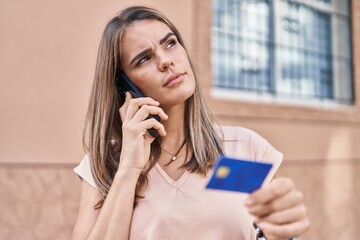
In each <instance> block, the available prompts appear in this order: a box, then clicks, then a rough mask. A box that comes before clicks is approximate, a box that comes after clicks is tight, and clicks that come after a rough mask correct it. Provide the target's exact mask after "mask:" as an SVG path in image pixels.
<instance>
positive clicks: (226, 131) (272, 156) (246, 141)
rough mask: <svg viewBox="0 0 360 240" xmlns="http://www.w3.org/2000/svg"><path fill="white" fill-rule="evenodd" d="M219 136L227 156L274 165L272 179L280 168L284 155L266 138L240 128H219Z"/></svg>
mask: <svg viewBox="0 0 360 240" xmlns="http://www.w3.org/2000/svg"><path fill="white" fill-rule="evenodd" d="M217 130H218V131H219V136H220V139H221V141H222V142H223V147H224V151H225V155H227V156H229V157H233V158H239V159H244V160H250V161H260V162H268V163H271V164H273V168H272V170H271V173H270V174H269V175H270V177H272V176H273V175H274V174H275V172H276V170H277V169H278V168H279V166H280V164H281V162H282V159H283V154H282V153H281V152H279V151H278V150H277V149H276V148H275V147H273V146H272V145H271V144H270V143H269V142H268V141H267V140H266V139H265V138H263V137H262V136H261V135H259V134H258V133H256V132H255V131H253V130H251V129H247V128H244V127H238V126H218V127H217Z"/></svg>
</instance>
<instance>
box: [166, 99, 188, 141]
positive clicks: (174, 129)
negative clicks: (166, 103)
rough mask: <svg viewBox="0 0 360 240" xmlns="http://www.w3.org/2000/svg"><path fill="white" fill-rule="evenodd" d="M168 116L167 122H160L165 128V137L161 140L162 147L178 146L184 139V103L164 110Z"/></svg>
mask: <svg viewBox="0 0 360 240" xmlns="http://www.w3.org/2000/svg"><path fill="white" fill-rule="evenodd" d="M164 111H165V113H166V114H167V115H168V116H169V118H168V120H166V121H164V122H162V123H163V124H164V127H165V131H166V136H165V137H163V138H162V144H161V145H162V146H169V147H171V146H175V147H176V146H179V145H181V144H182V143H183V141H184V139H185V121H184V114H185V103H183V104H181V105H176V106H174V107H172V108H170V109H164Z"/></svg>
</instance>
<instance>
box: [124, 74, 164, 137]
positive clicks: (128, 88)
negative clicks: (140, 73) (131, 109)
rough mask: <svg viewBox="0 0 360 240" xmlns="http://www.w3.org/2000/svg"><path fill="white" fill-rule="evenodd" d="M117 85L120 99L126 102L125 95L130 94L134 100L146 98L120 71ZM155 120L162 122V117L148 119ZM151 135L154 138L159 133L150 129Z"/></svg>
mask: <svg viewBox="0 0 360 240" xmlns="http://www.w3.org/2000/svg"><path fill="white" fill-rule="evenodd" d="M117 85H118V89H119V94H120V97H121V98H123V99H124V100H125V93H126V92H130V94H131V96H132V97H134V98H138V97H145V96H144V94H143V93H142V92H141V91H140V90H139V88H137V87H136V86H135V84H134V83H133V82H132V81H131V80H130V79H129V78H128V76H126V74H125V73H124V72H123V71H119V72H118V74H117ZM149 118H155V119H156V120H157V121H159V122H160V117H159V116H158V115H153V114H150V115H149V116H148V117H147V118H146V119H149ZM148 132H149V134H150V135H151V136H152V137H157V136H158V135H159V133H158V131H156V129H155V128H151V129H148Z"/></svg>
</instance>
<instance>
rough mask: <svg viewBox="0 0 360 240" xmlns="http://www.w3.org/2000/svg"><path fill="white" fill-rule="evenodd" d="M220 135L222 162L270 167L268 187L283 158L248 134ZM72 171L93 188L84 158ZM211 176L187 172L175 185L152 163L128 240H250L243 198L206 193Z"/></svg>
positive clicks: (231, 130) (230, 130)
mask: <svg viewBox="0 0 360 240" xmlns="http://www.w3.org/2000/svg"><path fill="white" fill-rule="evenodd" d="M222 131H223V134H224V150H225V154H226V156H227V157H232V158H239V159H245V160H252V161H262V162H270V163H272V164H273V167H272V169H271V172H270V174H269V177H268V179H267V182H268V181H269V180H270V179H271V178H272V177H273V175H274V174H275V172H276V170H277V169H278V167H279V165H280V163H281V161H282V154H281V153H280V152H278V151H277V150H276V149H275V148H273V147H272V146H271V145H270V144H269V143H268V142H267V141H266V140H265V139H263V138H262V137H260V136H259V135H258V134H256V133H255V132H253V131H251V130H249V129H245V128H241V127H222ZM74 170H75V172H76V173H77V174H78V175H79V176H80V177H81V178H83V179H84V180H85V181H87V182H88V183H89V184H90V185H92V186H94V187H95V188H96V185H95V182H94V179H93V177H92V175H91V170H90V160H89V158H88V157H87V156H85V158H84V159H83V160H82V161H81V163H80V164H79V166H77V167H76V168H75V169H74ZM210 175H211V174H208V175H207V176H206V177H204V176H202V175H198V174H194V173H190V172H187V171H186V172H185V173H184V174H183V175H182V176H181V177H180V179H179V180H177V181H174V180H172V179H171V178H170V177H169V176H168V175H167V174H166V172H165V171H164V170H163V169H162V168H161V166H160V165H158V164H156V165H155V167H154V168H153V169H151V170H150V172H149V184H148V186H147V188H146V189H145V191H144V196H145V198H144V199H142V200H140V201H139V203H138V205H137V206H136V208H135V209H134V213H133V218H132V223H131V230H130V238H129V239H135V240H137V239H141V240H162V239H172V240H177V239H197V240H202V239H204V240H205V239H206V240H220V239H224V240H255V239H256V235H255V231H254V228H253V226H252V217H251V216H250V215H249V214H248V212H247V210H246V208H245V207H244V200H245V198H246V196H247V194H242V193H236V192H229V191H221V190H210V189H206V188H205V186H206V184H207V181H208V179H209V177H210Z"/></svg>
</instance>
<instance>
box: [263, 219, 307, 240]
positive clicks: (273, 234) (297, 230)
mask: <svg viewBox="0 0 360 240" xmlns="http://www.w3.org/2000/svg"><path fill="white" fill-rule="evenodd" d="M258 226H259V228H260V229H261V230H262V231H263V233H264V234H265V236H266V237H268V238H270V239H272V238H275V239H288V238H291V237H299V236H300V235H302V234H303V233H304V232H306V231H307V230H308V228H309V226H310V221H309V219H307V218H304V219H302V220H300V221H296V222H292V223H289V224H282V225H277V224H273V223H269V222H261V223H259V224H258Z"/></svg>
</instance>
